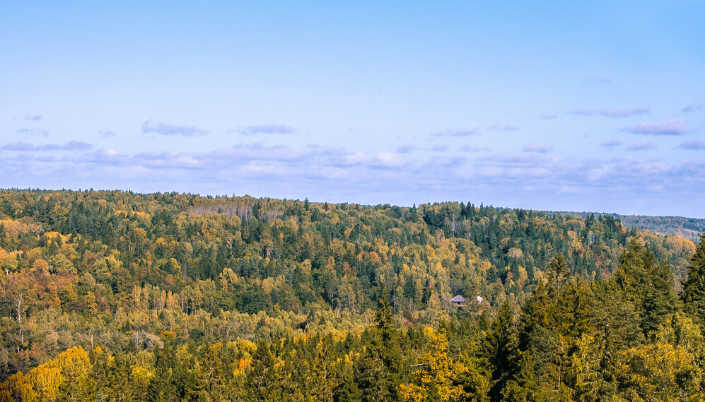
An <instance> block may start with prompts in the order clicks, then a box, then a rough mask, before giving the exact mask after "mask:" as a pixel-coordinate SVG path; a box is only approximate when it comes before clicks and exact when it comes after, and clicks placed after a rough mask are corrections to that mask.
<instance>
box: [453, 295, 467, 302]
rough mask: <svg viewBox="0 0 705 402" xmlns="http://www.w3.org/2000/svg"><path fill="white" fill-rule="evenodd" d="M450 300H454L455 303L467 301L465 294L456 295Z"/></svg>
mask: <svg viewBox="0 0 705 402" xmlns="http://www.w3.org/2000/svg"><path fill="white" fill-rule="evenodd" d="M450 301H452V302H454V303H464V302H465V298H464V297H463V296H461V295H457V296H455V297H454V298H452V299H450Z"/></svg>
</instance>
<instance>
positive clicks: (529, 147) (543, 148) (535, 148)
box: [521, 144, 553, 154]
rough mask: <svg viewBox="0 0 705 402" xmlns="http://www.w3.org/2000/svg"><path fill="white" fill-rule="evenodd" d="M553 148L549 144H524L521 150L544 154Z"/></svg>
mask: <svg viewBox="0 0 705 402" xmlns="http://www.w3.org/2000/svg"><path fill="white" fill-rule="evenodd" d="M552 149H553V147H552V146H550V145H549V144H526V145H524V146H523V147H522V148H521V150H522V152H536V153H540V154H545V153H548V152H550V151H551V150H552Z"/></svg>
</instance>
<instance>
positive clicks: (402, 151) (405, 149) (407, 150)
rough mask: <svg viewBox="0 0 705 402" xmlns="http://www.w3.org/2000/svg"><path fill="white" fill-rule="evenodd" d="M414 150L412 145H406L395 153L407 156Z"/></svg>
mask: <svg viewBox="0 0 705 402" xmlns="http://www.w3.org/2000/svg"><path fill="white" fill-rule="evenodd" d="M415 149H416V147H415V146H413V145H408V144H407V145H402V146H400V147H399V148H397V153H400V154H408V153H411V152H413V151H414V150H415Z"/></svg>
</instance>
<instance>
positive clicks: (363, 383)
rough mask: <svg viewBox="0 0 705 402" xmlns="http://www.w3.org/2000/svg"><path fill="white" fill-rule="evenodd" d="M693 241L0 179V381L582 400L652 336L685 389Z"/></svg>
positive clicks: (618, 382)
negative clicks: (27, 186) (456, 301)
mask: <svg viewBox="0 0 705 402" xmlns="http://www.w3.org/2000/svg"><path fill="white" fill-rule="evenodd" d="M701 247H702V246H701ZM698 250H700V251H699V252H700V253H701V254H702V250H701V249H700V248H699V249H698ZM695 251H696V247H695V245H694V244H693V242H691V241H689V240H686V239H682V238H680V237H676V236H660V235H656V234H655V233H653V232H649V231H636V230H634V229H628V228H627V227H626V226H624V225H623V224H622V223H621V222H620V221H619V220H617V219H614V218H613V217H610V216H601V217H599V218H595V217H594V216H588V217H587V218H585V219H583V218H580V217H566V216H563V215H561V214H547V213H539V212H534V211H525V210H512V209H496V208H491V207H484V206H483V205H480V206H475V205H472V204H467V205H465V204H462V203H461V204H458V203H443V204H434V205H420V206H418V207H413V208H401V207H394V206H389V205H378V206H374V207H370V206H360V205H354V204H337V205H334V204H316V203H309V202H308V201H292V200H273V199H254V198H251V197H216V198H212V197H200V196H197V195H190V194H175V193H172V194H147V195H143V194H133V193H130V192H119V191H114V192H93V191H85V192H69V191H56V192H52V191H14V190H4V191H0V266H1V267H2V273H1V274H0V282H1V285H2V289H0V294H1V295H2V298H1V299H0V300H1V304H0V310H1V311H2V317H3V318H2V319H0V326H1V327H0V337H1V338H0V341H1V342H2V344H0V376H1V377H2V378H1V379H2V380H5V383H4V384H3V385H2V387H1V388H0V400H2V398H6V399H7V400H12V399H13V398H15V399H16V398H21V399H23V400H55V399H62V398H63V399H66V398H83V399H89V400H93V399H96V400H145V399H149V400H360V399H363V400H385V399H386V400H425V398H427V397H428V398H430V397H431V396H434V395H435V396H434V398H436V399H440V400H501V399H503V398H504V399H507V398H509V399H511V398H514V399H516V400H527V399H526V398H527V397H526V395H529V394H527V393H530V394H531V395H534V396H533V397H532V398H535V399H536V398H539V396H540V395H543V396H541V398H548V399H549V400H550V399H553V397H555V396H556V395H563V396H565V398H577V399H581V400H599V399H600V398H602V397H601V396H600V395H602V396H603V397H604V398H607V397H610V398H611V397H613V396H616V395H622V396H625V397H627V396H628V395H632V394H629V392H632V391H634V390H635V389H639V391H634V392H637V393H638V392H642V390H641V388H639V387H646V385H645V384H642V383H639V381H642V382H644V381H646V382H648V381H650V379H649V378H647V379H646V380H644V379H642V377H638V378H637V377H630V376H629V375H631V374H629V373H630V372H631V371H630V370H632V367H640V370H643V367H644V364H646V363H644V362H643V361H641V360H638V359H646V358H650V356H654V353H656V354H657V355H658V354H659V353H664V356H666V357H664V358H673V359H676V360H678V362H679V363H678V364H681V363H682V365H683V367H681V368H682V369H683V370H686V371H687V372H684V373H685V374H683V373H681V372H680V371H679V372H677V373H676V374H673V375H678V376H681V377H678V378H686V380H687V381H690V382H688V383H687V384H676V388H677V390H676V391H673V392H681V391H680V389H681V388H683V387H686V388H687V387H690V388H687V389H688V391H687V392H690V393H691V394H692V395H699V394H697V392H698V391H697V390H698V389H699V388H698V387H699V384H700V383H699V382H698V381H700V378H701V375H702V372H701V371H699V370H700V360H699V359H700V356H701V355H700V354H699V353H700V350H701V349H697V350H695V349H693V348H694V347H695V346H693V345H694V344H691V343H689V344H688V345H686V346H683V347H681V346H679V345H680V344H679V343H678V342H686V341H688V342H691V341H692V339H691V338H687V339H686V338H683V337H694V336H695V335H693V334H694V333H695V332H697V331H699V330H700V329H699V328H698V325H699V324H701V321H700V318H699V317H700V316H699V314H701V310H702V312H705V307H700V305H699V304H698V303H699V300H700V299H699V297H700V296H699V295H700V293H698V292H699V290H698V289H699V287H698V286H700V285H699V284H698V283H697V282H693V279H692V278H693V277H692V276H690V277H688V280H690V282H688V280H686V275H687V269H688V266H689V265H691V266H692V265H693V263H691V262H690V260H691V258H692V256H693V253H694V252H695ZM696 265H697V264H696ZM704 269H705V268H704ZM691 270H692V267H691ZM682 284H683V285H682ZM683 286H685V291H684V292H683V295H686V294H690V295H691V296H689V297H690V299H689V301H688V300H686V301H687V302H686V304H685V307H686V308H685V310H683V309H682V308H681V307H682V304H681V302H680V301H679V299H678V298H677V297H676V292H680V291H681V290H682V289H683ZM457 294H460V295H463V296H465V297H466V298H467V299H469V301H473V302H469V303H468V304H467V305H465V306H463V307H457V306H454V305H453V304H452V303H450V299H451V298H452V297H453V296H455V295H457ZM476 296H481V297H482V302H481V303H477V299H475V297H476ZM684 297H685V296H684ZM686 299H687V298H686ZM684 300H685V299H684ZM681 310H683V311H686V312H687V313H688V314H684V313H681ZM689 317H690V318H689ZM693 320H695V321H693ZM614 328H618V329H614ZM612 331H614V332H612ZM683 331H686V332H683ZM698 336H699V332H698ZM617 338H619V339H617ZM657 341H658V342H657ZM546 342H548V343H546ZM669 342H670V343H669ZM693 342H695V341H693ZM699 342H700V343H697V342H696V343H697V345H700V344H701V343H702V342H701V341H699ZM668 345H670V346H668ZM697 347H698V348H699V347H700V346H697ZM644 348H661V349H657V350H656V352H654V351H653V350H650V349H644ZM664 348H665V349H664ZM669 348H671V349H669ZM678 348H680V349H678ZM674 353H675V355H674ZM679 353H680V354H679ZM606 354H609V356H610V357H609V358H607V357H605V356H607V355H606ZM617 355H619V358H617V357H616V356H617ZM601 356H602V357H601ZM658 356H660V355H658ZM674 356H675V357H674ZM581 359H582V360H581ZM604 359H613V360H609V361H606V360H604ZM683 359H685V360H683ZM689 359H690V360H689ZM662 363H663V362H661V361H659V362H657V363H654V364H662ZM507 365H508V366H507ZM608 366H609V367H608ZM647 366H648V365H647ZM679 367H680V366H679ZM556 370H557V371H556ZM605 370H608V371H605ZM610 370H611V371H610ZM688 370H690V371H688ZM20 372H21V373H20ZM22 373H24V374H22ZM642 374H643V373H642ZM634 375H635V376H636V375H637V374H634ZM663 375H671V374H663ZM547 376H548V377H547ZM624 376H627V377H624ZM683 376H685V377H683ZM647 377H648V376H647ZM547 378H550V379H551V382H550V385H548V386H545V385H544V382H545V381H544V380H546V379H547ZM556 378H557V380H556V381H553V380H554V379H556ZM664 381H665V380H664ZM678 381H680V380H678ZM683 381H685V380H683ZM632 383H634V384H636V385H632ZM637 383H638V384H637ZM696 383H697V384H696ZM596 384H597V385H596ZM647 385H648V384H647ZM681 385H682V387H681V388H678V387H680V386H681ZM635 387H636V388H635ZM693 387H695V388H693ZM669 389H670V388H669ZM683 389H685V388H683ZM693 390H695V391H693ZM664 392H665V391H664ZM669 392H670V391H669ZM429 395H430V396H429ZM522 395H523V396H522ZM537 395H538V396H537ZM634 395H637V394H634ZM563 396H561V397H563ZM8 398H9V399H8ZM346 398H347V399H346ZM473 398H474V399H473ZM488 398H489V399H488ZM522 398H523V399H522ZM590 398H593V399H590ZM595 398H596V399H595ZM436 399H433V400H436ZM429 400H431V399H429Z"/></svg>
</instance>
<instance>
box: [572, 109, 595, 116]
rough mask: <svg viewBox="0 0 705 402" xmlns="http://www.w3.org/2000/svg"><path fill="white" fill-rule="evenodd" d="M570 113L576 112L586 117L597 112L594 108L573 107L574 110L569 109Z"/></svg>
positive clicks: (575, 113) (577, 114)
mask: <svg viewBox="0 0 705 402" xmlns="http://www.w3.org/2000/svg"><path fill="white" fill-rule="evenodd" d="M568 113H569V114H574V115H576V116H584V117H588V116H592V115H594V114H595V112H593V111H592V110H587V109H572V110H569V111H568Z"/></svg>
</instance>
